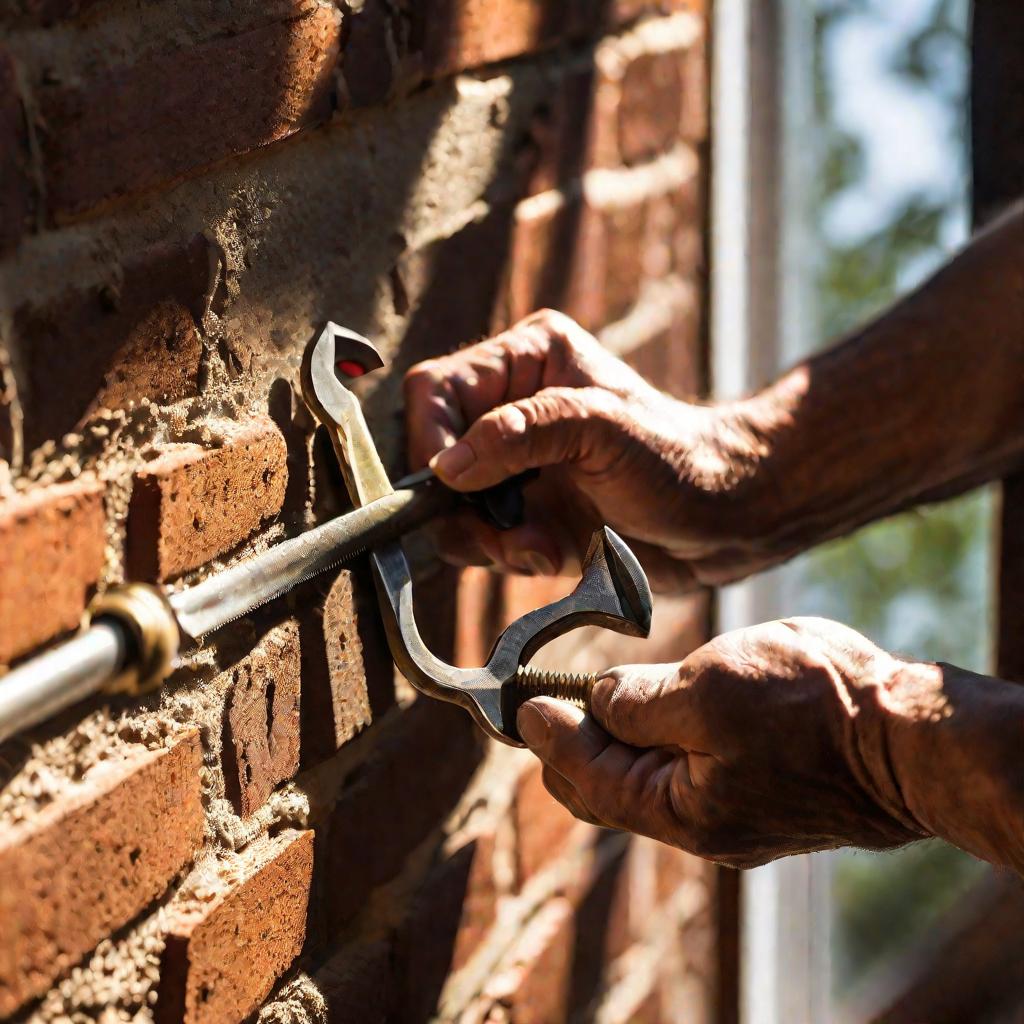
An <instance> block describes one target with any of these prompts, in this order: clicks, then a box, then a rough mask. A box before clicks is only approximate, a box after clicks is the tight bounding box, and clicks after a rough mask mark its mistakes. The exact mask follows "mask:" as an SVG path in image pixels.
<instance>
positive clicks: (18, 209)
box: [0, 50, 35, 252]
mask: <svg viewBox="0 0 1024 1024" xmlns="http://www.w3.org/2000/svg"><path fill="white" fill-rule="evenodd" d="M34 201H35V197H34V190H33V187H32V174H31V156H30V153H29V147H28V136H27V133H26V130H25V114H24V111H23V110H22V105H21V96H20V94H19V92H18V85H17V81H16V77H15V68H14V62H13V61H12V60H11V58H10V56H9V55H8V54H7V53H5V52H4V51H3V50H0V252H2V251H4V250H5V249H9V248H10V247H11V246H13V245H14V243H15V242H17V240H18V239H19V238H20V237H21V236H22V235H23V234H24V233H25V232H26V231H27V230H28V229H29V227H30V226H31V221H32V213H33V205H34Z"/></svg>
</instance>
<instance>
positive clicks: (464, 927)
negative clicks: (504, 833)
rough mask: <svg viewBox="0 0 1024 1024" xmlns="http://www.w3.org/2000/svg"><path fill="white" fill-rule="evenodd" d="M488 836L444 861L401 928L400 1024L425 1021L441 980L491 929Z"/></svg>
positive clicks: (493, 905)
mask: <svg viewBox="0 0 1024 1024" xmlns="http://www.w3.org/2000/svg"><path fill="white" fill-rule="evenodd" d="M494 845H495V843H494V836H493V835H484V836H480V837H478V838H476V839H473V840H472V841H470V842H469V843H467V844H466V845H465V846H462V847H461V848H460V849H458V850H456V851H455V852H454V853H453V854H451V855H450V856H448V857H447V858H446V859H445V860H444V861H442V863H441V864H439V865H438V866H437V867H435V868H434V870H433V871H431V872H430V874H428V875H427V877H426V879H425V880H424V882H423V884H422V885H421V886H420V891H419V895H418V896H417V898H416V900H415V901H414V903H413V907H412V910H411V912H410V914H409V916H408V919H407V920H406V921H405V922H404V924H403V926H402V939H401V942H400V948H399V956H398V963H397V968H396V972H395V973H396V975H397V977H399V978H400V979H401V991H402V1011H401V1013H400V1014H399V1015H398V1016H399V1019H401V1020H428V1019H429V1018H430V1017H431V1016H432V1015H433V1012H434V1011H435V1010H436V1008H437V994H438V993H439V992H440V991H441V989H442V987H443V985H444V981H445V978H446V977H447V976H448V975H449V974H451V973H452V972H454V971H457V970H459V969H460V968H461V967H464V966H465V964H466V963H467V961H468V960H469V959H470V957H472V955H473V954H474V953H475V952H476V950H477V949H478V947H479V945H480V942H481V941H482V940H483V939H484V937H485V936H486V935H487V933H488V931H489V930H490V928H491V926H492V925H493V924H494V921H495V917H496V914H497V906H498V889H497V884H496V882H495V878H494Z"/></svg>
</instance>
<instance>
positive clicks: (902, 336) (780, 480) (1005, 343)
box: [746, 204, 1024, 554]
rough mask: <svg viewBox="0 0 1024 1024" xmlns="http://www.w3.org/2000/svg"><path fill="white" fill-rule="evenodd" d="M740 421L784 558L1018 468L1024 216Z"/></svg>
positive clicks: (769, 394)
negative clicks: (756, 454) (749, 434)
mask: <svg viewBox="0 0 1024 1024" xmlns="http://www.w3.org/2000/svg"><path fill="white" fill-rule="evenodd" d="M746 408H747V410H748V411H749V417H750V422H751V427H752V429H753V430H754V432H755V433H756V434H758V436H759V437H760V438H762V439H763V440H764V448H765V452H766V454H765V455H764V458H763V463H762V465H761V469H762V470H763V471H764V472H763V473H759V474H758V476H757V479H758V484H757V486H758V487H761V488H763V489H765V490H766V491H767V492H768V493H767V494H763V493H762V494H759V495H758V497H759V498H760V499H761V500H760V507H764V508H768V509H770V512H769V518H770V519H771V521H770V522H768V523H766V524H764V525H765V527H766V531H767V534H768V537H769V540H770V541H771V542H772V543H773V544H774V545H775V546H776V547H777V548H778V549H779V552H780V554H789V553H792V552H794V551H797V550H800V549H802V548H805V547H808V546H810V545H812V544H814V543H817V542H819V541H821V540H823V539H826V538H827V537H831V536H837V535H839V534H842V533H845V532H848V531H850V530H852V529H854V528H855V527H857V526H859V525H861V524H862V523H864V522H867V521H869V520H871V519H875V518H878V517H880V516H883V515H887V514H889V513H891V512H894V511H897V510H899V509H901V508H904V507H906V506H908V505H911V504H914V503H917V502H920V501H924V500H929V499H931V498H935V497H939V496H946V495H950V494H954V493H957V492H959V491H961V490H965V489H967V488H969V487H971V486H974V485H977V484H979V483H982V482H984V481H985V480H988V479H993V478H996V477H998V476H1001V475H1004V474H1005V473H1006V472H1007V471H1009V470H1010V469H1012V468H1013V467H1014V466H1016V465H1019V464H1021V463H1022V462H1024V204H1021V205H1018V206H1017V207H1016V208H1015V210H1014V211H1013V212H1012V213H1011V214H1009V215H1008V216H1007V217H1005V218H1003V220H1002V221H1001V222H1000V223H999V224H997V225H996V226H995V227H994V228H993V229H991V230H990V231H988V232H986V233H984V234H983V235H980V236H979V237H977V238H976V239H974V241H973V242H972V243H971V244H970V245H969V246H968V247H967V249H965V250H964V251H963V252H962V253H961V254H960V255H959V256H958V257H957V258H956V259H954V260H953V261H952V263H950V264H949V265H948V266H946V267H945V268H944V269H943V270H942V271H941V272H940V273H939V274H938V275H936V276H935V277H934V278H932V279H931V280H930V281H929V282H928V283H927V284H925V285H924V286H923V287H922V288H921V289H919V290H918V291H917V292H915V293H914V294H912V295H911V296H909V297H908V298H907V299H905V300H904V301H902V302H901V303H899V304H898V305H897V306H896V307H894V308H893V309H892V310H890V311H889V312H888V313H887V314H886V315H884V316H883V317H882V318H880V319H879V320H877V321H876V322H874V323H873V324H871V325H869V326H868V327H866V328H865V329H863V330H862V331H860V332H859V333H858V334H857V335H855V336H854V337H852V338H850V339H848V340H847V341H846V342H844V343H842V344H840V345H838V346H837V347H835V348H833V349H831V350H830V351H827V352H825V353H823V354H821V355H819V356H817V357H815V358H813V359H811V360H809V361H808V362H806V363H804V364H802V365H800V366H798V367H796V368H795V369H794V370H792V371H791V372H789V373H788V374H786V375H785V376H784V377H783V378H781V379H780V380H779V381H778V382H777V383H775V384H774V385H772V386H771V387H769V388H767V389H766V390H765V391H764V392H762V393H761V394H759V395H757V396H755V397H754V398H752V399H750V400H748V402H747V403H746Z"/></svg>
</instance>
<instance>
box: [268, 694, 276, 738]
mask: <svg viewBox="0 0 1024 1024" xmlns="http://www.w3.org/2000/svg"><path fill="white" fill-rule="evenodd" d="M275 690H276V686H275V684H274V681H273V680H271V681H270V682H269V683H267V742H268V743H269V742H270V737H271V735H272V734H273V731H274V692H275Z"/></svg>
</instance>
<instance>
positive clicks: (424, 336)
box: [0, 0, 717, 1024]
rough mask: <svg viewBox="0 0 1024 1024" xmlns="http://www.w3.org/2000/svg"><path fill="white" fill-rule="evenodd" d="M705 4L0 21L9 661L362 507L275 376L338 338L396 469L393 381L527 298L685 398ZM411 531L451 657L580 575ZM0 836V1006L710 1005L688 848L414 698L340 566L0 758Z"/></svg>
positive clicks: (572, 654) (292, 375)
mask: <svg viewBox="0 0 1024 1024" xmlns="http://www.w3.org/2000/svg"><path fill="white" fill-rule="evenodd" d="M705 13H706V12H705V11H704V3H703V0H566V2H564V3H551V2H541V0H365V2H359V3H346V4H341V3H334V2H331V0H327V2H321V0H267V2H265V3H261V4H253V3H251V2H250V0H216V2H215V3H212V4H211V3H210V2H209V0H164V2H163V3H160V4H141V5H138V4H125V3H123V2H120V0H69V2H67V3H59V2H56V0H0V25H2V26H3V28H4V32H3V42H2V46H0V143H3V145H2V147H0V214H2V216H0V281H2V282H3V284H2V287H0V494H3V495H5V497H4V498H3V499H0V552H2V553H0V662H5V661H9V660H13V659H18V658H21V657H22V656H24V655H27V654H30V653H31V651H33V650H34V649H35V648H37V647H38V646H39V645H41V644H43V643H46V642H47V641H50V640H52V639H54V638H56V637H57V636H58V635H59V634H61V633H65V632H68V631H70V630H72V629H74V628H75V626H76V625H77V623H78V622H79V620H80V616H81V613H82V609H83V607H84V605H85V603H86V601H87V600H88V599H89V597H90V595H91V593H92V591H93V590H94V589H97V588H99V587H103V586H108V585H110V584H111V583H114V582H116V581H119V580H120V579H121V578H125V579H128V580H140V581H153V582H158V583H160V584H165V585H167V587H168V588H169V589H170V590H175V589H178V588H179V587H181V586H184V585H186V584H189V583H193V582H195V581H198V580H201V579H204V578H206V577H207V576H208V575H209V574H210V573H211V572H214V571H216V570H217V569H219V568H221V567H222V566H223V565H224V564H227V563H231V562H234V561H235V560H237V559H240V558H245V557H249V556H250V555H251V554H253V553H255V552H258V551H261V550H265V549H266V547H267V546H268V545H271V544H275V543H278V542H279V541H280V540H281V539H282V538H283V537H287V536H292V535H295V534H297V533H299V532H300V531H303V530H305V529H308V528H309V527H311V526H313V525H314V524H316V523H319V522H323V521H324V520H325V519H327V518H329V517H331V516H336V515H339V514H342V513H343V512H344V511H345V510H346V509H348V508H349V502H348V498H347V492H346V489H345V486H344V482H343V480H342V477H341V473H340V470H339V467H338V463H337V458H336V457H335V455H334V452H333V450H332V448H331V444H330V440H329V438H328V437H327V436H326V432H325V431H324V430H323V429H319V428H317V426H316V424H315V422H314V421H313V418H312V417H311V416H310V415H309V412H308V410H306V408H305V407H304V405H303V403H302V401H301V398H300V397H299V392H300V388H299V366H300V361H301V355H302V349H303V346H304V344H305V343H306V342H307V340H308V339H309V338H310V337H312V336H314V335H315V334H317V333H318V332H319V330H320V329H321V326H322V324H323V322H324V321H325V320H327V319H331V320H335V321H338V322H341V323H343V324H345V325H346V326H349V327H351V328H353V329H355V330H357V331H359V332H361V333H364V334H366V335H367V336H368V337H370V338H372V339H373V340H374V341H375V342H376V343H378V344H379V345H380V347H381V350H382V352H383V354H384V356H385V358H386V360H387V366H386V367H385V368H384V369H382V370H381V371H378V372H375V373H374V374H373V375H372V376H370V377H368V378H367V379H366V380H365V381H362V382H360V383H359V385H358V391H359V394H360V398H361V401H362V404H363V409H364V411H365V414H366V417H367V421H368V423H369V425H370V427H371V429H372V431H373V434H374V437H375V439H376V442H377V444H378V446H379V449H380V454H381V457H382V460H383V461H384V463H385V464H386V465H387V467H388V469H389V472H391V473H392V474H393V475H394V476H395V478H397V477H398V475H399V474H401V473H404V472H405V469H406V467H405V465H404V451H405V444H406V438H405V432H404V426H403V410H402V399H401V393H402V389H401V376H402V374H403V372H404V370H405V369H406V368H407V367H408V366H410V365H411V364H412V363H414V362H416V361H417V360H420V359H423V358H425V357H428V356H433V355H438V354H441V353H443V352H445V351H449V350H452V349H454V348H456V347H458V346H461V345H464V344H468V343H472V342H473V341H475V340H477V339H479V338H480V337H483V336H485V335H487V334H488V333H491V332H493V331H495V330H497V329H500V328H501V327H503V326H505V325H507V324H508V323H510V322H511V321H512V320H515V319H518V318H520V317H522V316H524V315H526V314H528V313H530V312H532V311H533V310H534V309H535V308H537V307H538V306H541V305H551V306H557V307H560V308H563V309H564V310H566V311H567V312H568V313H570V314H571V315H574V316H576V317H577V318H578V319H580V320H581V321H582V322H583V323H584V325H585V326H587V327H588V328H590V329H592V330H593V331H594V332H595V333H596V334H597V335H598V337H599V340H600V341H601V343H602V344H603V345H605V346H606V347H607V348H608V349H609V350H610V351H612V352H614V353H616V354H617V355H619V356H621V357H622V358H623V359H625V360H626V362H628V363H629V364H630V365H632V366H634V367H636V368H637V369H639V370H640V371H641V372H642V373H643V374H645V375H646V376H647V377H648V378H649V379H651V380H652V381H654V382H655V383H656V384H658V385H659V386H661V387H663V388H665V389H667V390H670V391H673V392H674V393H676V394H680V395H694V394H704V393H705V392H706V383H707V382H706V372H705V370H706V366H707V358H706V355H705V353H704V351H703V342H702V335H703V328H704V324H703V319H704V312H705V309H706V296H705V281H704V275H705V259H704V223H703V220H704V212H703V211H704V204H705V199H706V193H705V188H704V183H705V181H706V180H707V177H708V168H707V166H706V159H707V157H706V150H707V147H706V139H707V135H708V124H707V109H706V108H707V89H706V80H707V68H706V61H707V53H706V48H705V42H704V37H705V32H706V25H705ZM54 481H70V482H61V483H54ZM427 541H428V539H427V538H425V537H424V536H421V535H415V536H410V537H409V538H408V539H407V543H406V548H407V551H408V553H409V556H410V561H411V564H412V566H413V569H414V576H415V580H416V583H415V588H414V593H415V606H416V614H417V620H418V622H419V624H420V627H421V632H422V634H423V637H424V640H425V642H426V643H427V644H428V646H429V647H430V648H431V649H432V650H433V651H434V652H435V654H437V656H439V657H442V658H444V659H446V660H453V661H458V662H459V663H460V664H471V665H472V664H476V665H479V664H482V663H483V662H484V661H486V659H487V656H488V652H489V649H490V645H491V643H492V641H493V640H494V638H495V637H496V636H497V635H498V633H499V631H500V629H501V628H502V626H503V625H505V624H506V623H507V622H508V621H509V620H510V619H512V618H515V617H517V616H518V615H520V614H522V613H523V612H526V611H529V610H531V609H533V608H535V607H536V606H537V605H538V604H540V603H546V602H547V601H549V600H551V599H552V598H554V597H557V596H560V594H562V593H564V592H565V591H566V590H567V589H568V588H569V586H570V585H571V581H568V580H555V581H551V580H539V579H532V580H531V579H524V578H500V577H497V576H493V575H490V574H488V573H487V572H486V571H484V570H479V571H474V572H471V573H467V574H465V575H464V576H463V578H462V579H461V581H460V580H459V574H458V573H457V572H456V571H455V570H452V569H449V568H446V567H442V566H440V565H439V563H438V562H437V560H436V558H435V556H434V554H433V552H432V550H431V546H430V544H429V543H428V542H427ZM708 623H709V603H708V597H707V595H695V596H690V597H686V598H662V597H660V596H659V598H658V601H657V602H656V613H655V628H654V632H653V635H652V638H651V639H650V640H649V641H640V640H636V639H628V638H623V637H621V636H619V635H618V634H614V633H611V632H609V631H607V630H600V629H595V628H591V629H586V630H580V631H574V632H573V633H572V634H570V635H568V636H566V637H562V638H559V639H558V640H557V641H554V642H552V644H550V645H548V646H546V647H545V649H544V650H543V652H540V653H539V654H538V660H541V659H543V661H544V663H545V664H547V665H549V666H551V667H557V668H563V669H570V670H575V669H583V668H586V669H596V668H603V667H606V666H608V665H611V664H617V663H623V662H626V661H651V660H659V661H660V660H670V659H674V658H678V657H681V656H683V655H684V654H685V653H686V652H687V651H688V650H690V649H692V648H693V647H695V646H696V645H697V644H699V643H701V642H703V640H704V639H705V638H706V636H707V632H708ZM2 687H3V679H2V678H0V692H2ZM8 816H9V817H8ZM8 820H10V822H11V824H10V827H5V826H2V825H0V921H2V926H0V1016H5V1017H6V1016H9V1015H10V1014H11V1013H14V1014H16V1015H17V1016H18V1017H19V1018H20V1017H24V1016H25V1015H26V1014H28V1015H31V1016H32V1018H33V1024H62V1022H66V1021H68V1020H72V1021H85V1020H94V1019H97V1018H98V1017H102V1018H103V1020H104V1021H105V1022H106V1021H107V1018H108V1017H109V1018H110V1020H113V1018H114V1017H115V1016H116V1017H117V1018H119V1019H125V1020H140V1019H143V1018H146V1019H149V1018H150V1017H153V1018H155V1021H156V1024H184V1022H186V1021H187V1022H188V1024H241V1022H242V1021H244V1020H249V1021H262V1022H263V1024H274V1022H280V1021H287V1022H289V1024H318V1022H320V1021H322V1020H324V1019H329V1020H331V1021H333V1022H335V1024H338V1022H345V1021H352V1022H359V1024H375V1022H379V1024H384V1022H386V1021H399V1020H400V1021H410V1022H411V1021H423V1020H429V1019H436V1020H438V1021H456V1020H457V1021H460V1022H461V1024H472V1022H473V1021H486V1022H488V1024H498V1022H504V1024H512V1022H518V1024H532V1022H536V1024H559V1022H561V1021H582V1020H601V1021H607V1022H609V1024H611V1022H614V1021H621V1022H623V1024H625V1022H626V1021H652V1022H655V1021H657V1022H660V1021H668V1020H674V1019H678V1018H679V1014H680V1013H682V1014H683V1015H684V1016H686V1017H687V1019H691V1018H692V1019H693V1020H709V1019H710V1011H709V1010H708V1007H710V1006H711V1005H712V997H713V995H714V993H713V987H714V985H715V981H714V978H715V973H716V963H715V957H716V953H715V949H716V946H715V943H716V933H715V928H716V922H715V920H714V918H713V914H712V908H713V907H714V906H716V905H717V904H716V903H715V902H714V901H713V900H712V895H713V893H714V884H715V876H714V873H713V871H712V870H710V869H708V868H706V867H704V866H703V865H700V864H698V863H697V862H695V861H693V860H692V859H690V858H685V857H681V856H677V855H674V854H672V853H671V851H666V850H664V849H661V848H658V847H656V846H655V845H654V844H651V843H647V842H638V841H633V840H630V839H629V837H626V836H624V835H621V834H618V833H610V832H606V831H603V830H599V829H595V828H593V827H592V826H589V825H586V824H583V823H580V822H578V821H576V820H575V819H574V818H573V817H572V816H571V815H570V814H569V813H568V812H567V811H565V810H564V809H563V808H561V807H560V805H558V804H557V803H556V802H555V801H554V800H553V799H552V798H551V797H550V796H549V795H548V794H547V792H546V791H545V789H544V787H543V783H542V780H541V774H540V771H539V768H538V766H537V764H536V762H535V760H533V759H532V757H531V756H530V755H529V753H528V752H526V751H516V750H512V749H510V748H507V747H504V746H501V745H498V744H494V743H490V742H489V741H486V740H485V739H484V737H483V736H482V734H481V733H480V731H479V730H478V729H476V727H475V726H474V725H473V723H472V721H471V719H470V718H469V717H468V716H467V715H466V714H465V713H464V712H463V711H462V710H461V709H458V708H455V707H452V706H450V705H445V704H442V703H439V702H436V701H432V700H429V699H428V698H426V697H424V696H422V695H418V694H416V693H415V692H414V691H413V690H412V688H411V687H410V686H409V684H408V683H407V682H406V681H405V680H403V679H401V678H400V676H399V675H398V674H397V673H396V672H395V669H394V665H393V663H392V661H391V658H390V654H389V651H388V648H387V643H386V638H385V635H384V627H383V623H382V621H381V616H380V613H379V607H378V601H377V596H376V590H375V582H374V579H373V573H372V568H371V566H370V565H369V562H368V560H367V559H365V558H362V559H356V560H353V561H352V562H350V563H347V564H346V565H345V566H344V567H341V568H339V569H337V570H335V571H332V572H330V573H324V574H323V575H322V576H320V577H317V578H315V579H313V580H309V581H306V582H304V583H302V584H301V585H299V586H297V587H296V588H295V589H294V590H293V591H291V592H290V593H289V594H288V595H286V596H282V597H280V598H279V599H277V600H275V601H274V602H271V603H270V604H268V605H267V606H266V607H264V608H261V609H258V610H257V611H256V612H254V613H252V614H250V615H247V616H244V617H243V618H241V619H239V620H237V621H236V622H233V623H231V624H229V625H228V626H226V627H224V628H223V629H222V630H219V631H217V632H216V633H213V634H211V635H209V636H207V637H204V638H203V640H202V642H201V643H198V644H186V645H185V646H184V647H183V649H182V652H181V664H180V666H179V667H178V668H177V669H176V670H175V671H174V672H173V673H172V674H171V675H170V677H169V678H168V679H167V680H166V682H165V684H164V686H163V687H162V688H161V689H160V690H159V692H157V693H153V694H149V695H146V696H143V697H135V696H131V695H127V694H123V695H118V696H117V697H114V698H105V697H102V696H98V697H95V698H93V699H91V700H90V701H89V702H87V703H85V704H83V705H81V706H78V707H76V708H72V709H69V710H68V711H67V712H65V713H64V714H62V715H61V716H60V717H57V718H55V719H53V720H52V721H50V722H48V723H46V724H45V725H43V726H41V727H39V728H38V729H35V730H33V732H32V733H31V734H29V735H26V736H19V737H15V738H13V739H12V740H10V741H8V742H5V743H4V744H3V745H2V747H0V822H3V821H8ZM11 922H13V924H11Z"/></svg>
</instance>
